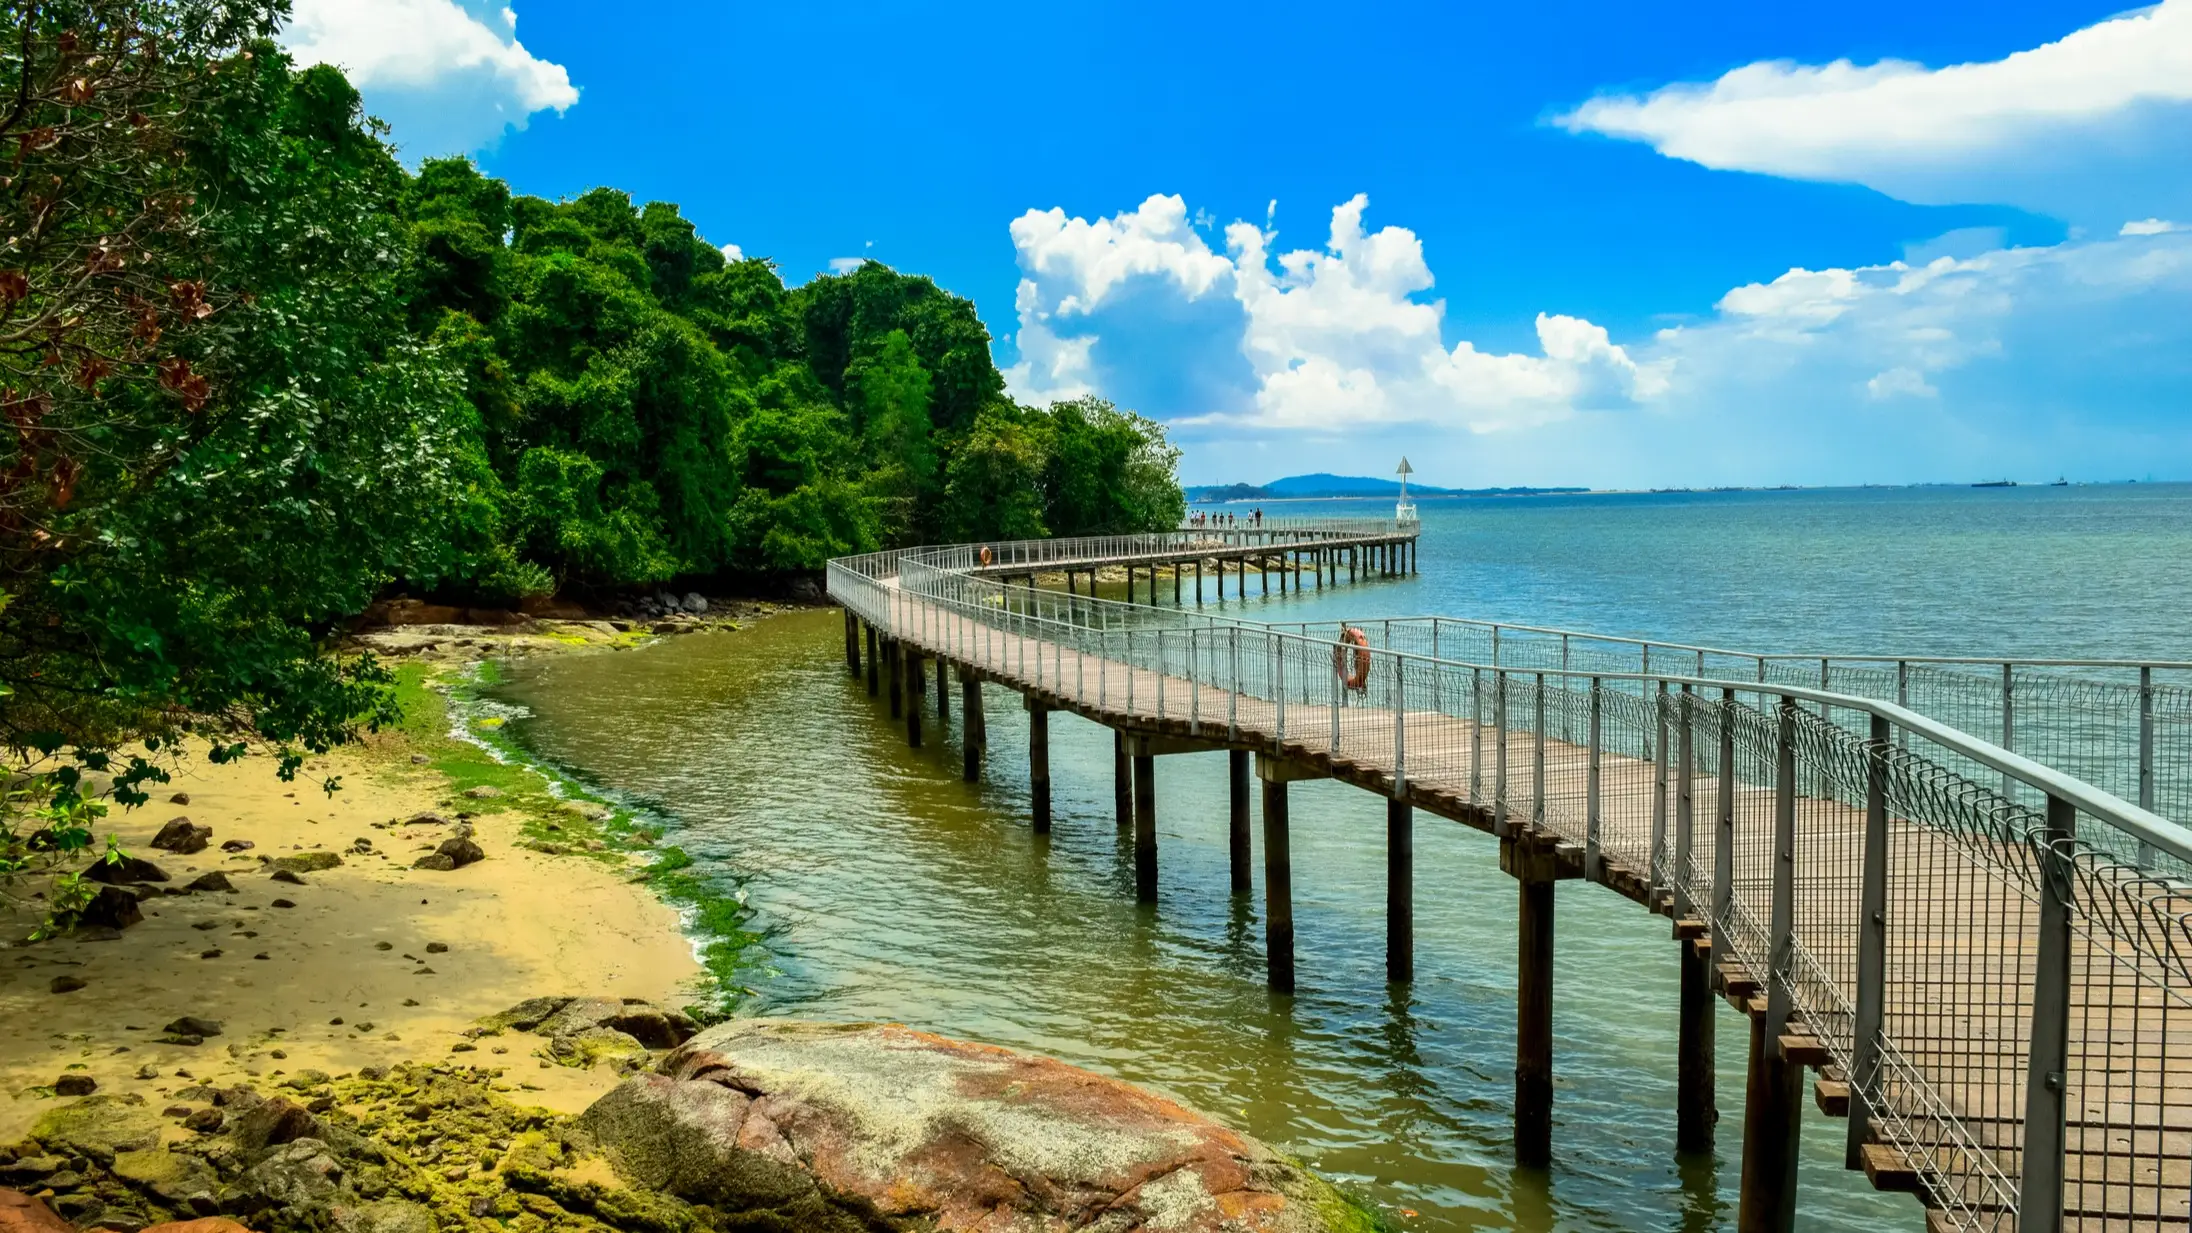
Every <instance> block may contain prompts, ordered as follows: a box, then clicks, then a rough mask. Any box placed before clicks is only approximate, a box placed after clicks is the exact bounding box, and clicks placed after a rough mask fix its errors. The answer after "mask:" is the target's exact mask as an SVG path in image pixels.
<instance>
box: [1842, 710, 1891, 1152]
mask: <svg viewBox="0 0 2192 1233" xmlns="http://www.w3.org/2000/svg"><path fill="white" fill-rule="evenodd" d="M1887 966H1888V721H1887V720H1886V719H1883V718H1881V717H1880V716H1878V715H1875V716H1873V717H1872V737H1871V739H1870V740H1868V741H1866V742H1865V846H1864V866H1863V872H1862V873H1861V874H1860V875H1859V882H1858V892H1857V1019H1856V1022H1855V1023H1854V1024H1853V1026H1852V1030H1851V1035H1850V1070H1849V1085H1850V1102H1849V1145H1848V1147H1847V1148H1846V1149H1845V1150H1844V1152H1843V1157H1842V1159H1843V1163H1844V1164H1845V1165H1846V1166H1847V1167H1849V1168H1852V1169H1861V1168H1863V1167H1864V1165H1865V1159H1864V1148H1865V1144H1867V1143H1869V1142H1871V1140H1872V1126H1871V1121H1872V1108H1873V1106H1874V1105H1875V1104H1877V1103H1878V1102H1879V1099H1880V1074H1879V1071H1880V1029H1881V1027H1882V1025H1883V1023H1884V1021H1885V1015H1886V1008H1887Z"/></svg>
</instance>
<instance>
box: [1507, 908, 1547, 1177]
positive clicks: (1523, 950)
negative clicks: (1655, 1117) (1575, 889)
mask: <svg viewBox="0 0 2192 1233" xmlns="http://www.w3.org/2000/svg"><path fill="white" fill-rule="evenodd" d="M1516 884H1517V885H1518V886H1520V887H1521V911H1520V912H1519V913H1518V914H1517V917H1516V922H1515V924H1516V934H1517V947H1516V970H1515V1163H1516V1164H1519V1165H1521V1166H1523V1167H1524V1168H1531V1169H1542V1168H1545V1167H1547V1166H1549V1165H1551V1164H1552V1161H1553V887H1554V885H1555V883H1554V882H1553V881H1552V879H1550V878H1533V877H1528V876H1524V877H1521V878H1518V879H1516Z"/></svg>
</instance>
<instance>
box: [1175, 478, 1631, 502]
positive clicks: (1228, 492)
mask: <svg viewBox="0 0 2192 1233" xmlns="http://www.w3.org/2000/svg"><path fill="white" fill-rule="evenodd" d="M1408 491H1409V492H1410V493H1411V494H1416V493H1420V494H1422V495H1424V496H1427V497H1459V496H1513V495H1528V494H1531V493H1541V492H1589V491H1590V489H1588V488H1434V487H1432V486H1430V485H1428V484H1410V485H1408ZM1399 494H1400V484H1399V482H1398V481H1396V480H1389V479H1371V478H1370V477H1368V476H1362V475H1333V474H1330V473H1329V472H1323V471H1320V472H1318V473H1317V474H1315V475H1289V476H1287V477H1286V478H1285V479H1275V480H1272V481H1270V482H1269V483H1265V484H1205V485H1202V486H1200V487H1194V488H1189V489H1188V490H1187V499H1188V500H1190V501H1205V502H1208V501H1286V500H1308V499H1314V498H1323V497H1395V496H1398V495H1399Z"/></svg>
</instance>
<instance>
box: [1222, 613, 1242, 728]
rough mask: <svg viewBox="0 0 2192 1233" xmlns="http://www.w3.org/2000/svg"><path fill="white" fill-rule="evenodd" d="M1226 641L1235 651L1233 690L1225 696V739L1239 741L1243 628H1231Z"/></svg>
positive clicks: (1227, 630) (1227, 631)
mask: <svg viewBox="0 0 2192 1233" xmlns="http://www.w3.org/2000/svg"><path fill="white" fill-rule="evenodd" d="M1226 641H1227V642H1228V643H1229V644H1230V645H1231V647H1232V651H1233V688H1232V689H1230V690H1227V691H1226V695H1225V738H1226V739H1227V740H1229V741H1237V740H1239V739H1240V737H1241V717H1240V704H1241V627H1240V626H1238V625H1234V626H1229V627H1228V628H1227V629H1226Z"/></svg>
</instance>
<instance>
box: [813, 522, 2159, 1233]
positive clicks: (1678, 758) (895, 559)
mask: <svg viewBox="0 0 2192 1233" xmlns="http://www.w3.org/2000/svg"><path fill="white" fill-rule="evenodd" d="M994 555H995V547H994V546H993V556H994ZM964 559H965V558H964V556H963V550H962V549H943V550H934V549H917V550H909V551H906V552H899V553H881V554H874V555H871V556H866V557H854V558H847V559H843V560H840V561H835V562H832V563H831V565H830V575H829V581H830V591H831V594H832V595H833V596H835V597H836V598H837V599H838V600H839V602H841V603H843V604H844V605H845V606H846V607H847V608H849V609H850V610H852V611H853V612H855V613H857V614H858V615H859V616H861V617H862V618H863V619H865V620H867V621H868V622H870V623H871V624H872V625H874V626H876V627H878V628H880V629H881V630H882V631H884V632H885V633H886V634H887V635H889V636H891V637H893V638H899V639H904V640H906V641H908V642H910V643H913V644H915V645H917V646H920V647H922V648H923V649H925V650H926V651H927V652H929V653H931V654H939V655H945V656H949V657H950V658H953V659H956V660H960V661H962V662H966V663H971V664H974V665H977V666H978V667H979V668H980V669H981V670H983V671H985V672H987V673H990V674H993V675H995V676H999V677H1002V678H1005V679H1008V680H1010V681H1012V682H1014V683H1016V684H1018V685H1020V686H1022V687H1023V688H1030V689H1035V690H1039V691H1043V692H1045V693H1048V694H1050V695H1053V696H1055V697H1056V698H1058V699H1059V700H1061V701H1062V702H1063V703H1064V704H1066V705H1070V706H1074V707H1078V708H1080V709H1082V710H1084V711H1087V712H1089V713H1093V714H1098V715H1103V716H1107V717H1120V716H1125V717H1129V718H1131V719H1132V720H1133V721H1134V722H1139V723H1144V724H1149V725H1153V726H1155V727H1157V728H1160V729H1164V730H1180V731H1184V732H1186V733H1189V734H1191V735H1202V736H1205V737H1208V738H1210V739H1213V740H1222V741H1225V742H1228V743H1232V744H1236V745H1252V746H1255V747H1258V748H1265V749H1268V750H1269V751H1270V752H1272V753H1274V754H1277V755H1279V756H1284V757H1291V758H1307V759H1311V760H1315V761H1319V762H1323V763H1327V764H1329V765H1330V766H1331V768H1332V769H1333V770H1334V772H1335V773H1337V774H1341V775H1342V776H1351V777H1353V778H1355V779H1356V781H1357V782H1367V783H1371V784H1374V785H1375V786H1378V787H1379V788H1380V789H1381V790H1386V791H1390V792H1392V793H1393V794H1395V795H1397V796H1405V797H1407V798H1409V799H1412V800H1417V801H1419V802H1423V803H1426V804H1428V805H1430V806H1431V807H1433V808H1441V809H1444V810H1445V811H1446V812H1449V813H1452V814H1456V815H1461V814H1465V813H1466V814H1472V815H1474V816H1476V817H1477V818H1478V819H1479V820H1487V821H1488V822H1489V824H1490V825H1491V826H1492V828H1493V829H1495V830H1498V831H1502V832H1506V831H1510V830H1527V831H1535V832H1540V833H1545V834H1549V835H1551V836H1554V837H1557V838H1559V839H1564V840H1567V841H1570V842H1573V843H1574V844H1576V845H1577V846H1579V847H1580V848H1581V849H1582V854H1583V860H1584V867H1585V869H1586V873H1587V876H1590V877H1593V878H1595V879H1598V880H1602V881H1607V880H1613V878H1614V874H1615V872H1616V871H1626V874H1627V876H1628V877H1629V878H1630V879H1631V880H1635V879H1641V880H1642V882H1643V883H1644V884H1645V886H1646V887H1648V894H1647V899H1648V900H1651V899H1656V898H1659V897H1661V896H1662V895H1667V896H1671V897H1672V899H1673V900H1674V903H1673V910H1674V911H1675V912H1676V913H1678V914H1680V915H1685V916H1695V917H1697V918H1699V919H1702V920H1705V921H1706V922H1708V924H1709V927H1710V929H1711V932H1712V935H1713V941H1714V945H1713V953H1714V956H1715V958H1716V959H1717V960H1720V961H1722V962H1727V963H1734V964H1737V965H1740V969H1741V970H1742V971H1744V972H1746V973H1747V974H1748V975H1749V976H1750V977H1751V978H1752V979H1754V980H1755V981H1756V982H1757V983H1758V984H1759V986H1760V987H1761V988H1762V989H1764V990H1765V993H1766V1006H1765V1009H1764V1013H1765V1015H1766V1017H1767V1027H1768V1031H1769V1035H1768V1037H1767V1038H1768V1039H1769V1040H1773V1041H1778V1039H1779V1037H1780V1033H1781V1030H1782V1029H1783V1027H1784V1026H1792V1025H1801V1027H1802V1028H1803V1029H1806V1030H1809V1031H1810V1032H1812V1033H1814V1034H1816V1036H1817V1037H1818V1039H1819V1040H1820V1041H1821V1042H1822V1044H1823V1045H1824V1046H1825V1047H1826V1049H1827V1051H1828V1053H1829V1054H1830V1055H1831V1057H1832V1059H1833V1065H1834V1066H1836V1067H1838V1068H1839V1069H1840V1071H1841V1072H1842V1073H1843V1074H1844V1075H1846V1076H1847V1079H1848V1082H1849V1085H1850V1089H1851V1097H1852V1099H1851V1105H1850V1112H1851V1116H1850V1124H1849V1150H1850V1153H1851V1160H1852V1163H1855V1162H1856V1160H1857V1152H1858V1149H1859V1148H1860V1147H1861V1146H1863V1145H1864V1144H1866V1143H1871V1142H1882V1143H1886V1144H1890V1145H1892V1146H1893V1147H1895V1148H1897V1149H1900V1150H1901V1151H1902V1153H1903V1154H1904V1156H1905V1157H1906V1158H1907V1159H1908V1160H1909V1161H1910V1162H1911V1164H1912V1166H1913V1167H1915V1168H1916V1169H1917V1170H1918V1172H1919V1174H1920V1175H1921V1177H1922V1178H1923V1180H1924V1185H1925V1199H1926V1201H1927V1203H1928V1204H1929V1206H1931V1207H1933V1208H1934V1209H1935V1210H1936V1212H1937V1213H1938V1217H1937V1219H1938V1220H1939V1222H1940V1223H1942V1224H1943V1225H1944V1226H1945V1227H1949V1228H1973V1229H1982V1228H1983V1229H2007V1228H2012V1227H2022V1228H2026V1229H2034V1228H2054V1227H2057V1226H2058V1224H2060V1223H2061V1221H2062V1216H2061V1215H2060V1214H2061V1213H2064V1212H2068V1213H2071V1214H2072V1216H2073V1217H2075V1218H2076V1219H2077V1220H2079V1221H2082V1222H2084V1223H2088V1224H2093V1225H2096V1226H2105V1227H2133V1226H2139V1227H2152V1226H2154V1225H2155V1224H2157V1223H2162V1224H2175V1225H2182V1224H2184V1223H2185V1222H2186V1221H2187V1220H2188V1219H2192V1171H2188V1169H2187V1167H2186V1163H2185V1162H2186V1161H2187V1159H2188V1158H2192V1007H2188V1005H2187V1000H2188V997H2192V971H2188V966H2187V962H2186V959H2187V954H2188V951H2192V880H2188V876H2192V833H2188V832H2186V831H2185V830H2184V829H2183V828H2180V827H2178V826H2176V825H2174V824H2172V823H2170V822H2168V821H2166V820H2164V819H2163V818H2161V817H2160V816H2157V815H2156V814H2155V813H2154V812H2153V811H2151V810H2149V809H2146V808H2142V807H2140V806H2139V805H2136V804H2133V803H2131V802H2129V801H2126V800H2124V799H2122V798H2121V796H2119V795H2117V794H2115V793H2112V792H2110V791H2108V790H2106V789H2105V788H2104V787H2102V786H2097V785H2096V784H2095V783H2093V782H2092V781H2091V780H2090V779H2087V778H2085V777H2081V776H2078V775H2074V774H2069V773H2065V772H2064V771H2063V770H2060V769H2056V768H2051V767H2049V766H2046V765H2043V764H2042V763H2041V762H2040V761H2038V760H2035V759H2033V758H2030V757H2026V756H2023V755H2020V754H2018V753H2015V752H2012V751H2011V750H2010V749H2008V748H2005V747H2004V746H2003V745H2002V744H2001V743H1998V742H1996V741H1994V740H1993V739H1991V735H1989V736H1979V735H1973V734H1971V733H1969V732H1967V731H1964V730H1960V728H1959V726H1958V725H1957V724H1956V723H1955V722H1953V720H1947V719H1942V718H1937V717H1929V716H1927V715H1925V714H1921V713H1920V712H1919V710H1918V709H1917V708H1916V706H1915V705H1905V704H1904V703H1901V702H1897V701H1894V700H1887V699H1881V698H1877V697H1872V696H1868V695H1867V694H1866V693H1865V692H1861V691H1850V690H1847V689H1841V688H1829V687H1826V686H1822V685H1820V684H1818V683H1814V682H1803V683H1799V682H1796V681H1791V680H1787V679H1783V673H1782V670H1781V668H1780V665H1783V664H1787V663H1790V662H1794V659H1795V657H1777V656H1747V655H1744V656H1735V658H1736V659H1737V660H1738V661H1740V662H1744V663H1754V664H1755V665H1764V666H1763V667H1762V668H1759V667H1755V666H1754V668H1753V670H1752V671H1750V672H1737V673H1729V672H1725V671H1724V670H1723V669H1724V663H1725V662H1726V661H1724V660H1722V659H1716V658H1714V657H1716V656H1734V655H1735V653H1727V652H1718V651H1713V650H1710V649H1706V648H1695V647H1689V648H1670V647H1666V645H1665V644H1658V643H1654V644H1650V646H1651V648H1652V650H1651V651H1650V655H1651V661H1650V662H1649V664H1648V665H1647V663H1646V662H1645V661H1644V657H1643V654H1642V653H1639V654H1638V656H1637V660H1636V662H1634V663H1622V662H1612V661H1609V660H1605V659H1601V658H1595V657H1597V656H1602V655H1606V654H1608V652H1606V651H1605V650H1603V649H1602V648H1603V647H1605V646H1636V647H1638V648H1639V649H1640V652H1641V648H1642V646H1643V644H1641V643H1632V642H1630V641H1629V640H1623V639H1591V640H1589V642H1588V643H1587V644H1585V645H1579V642H1578V640H1579V637H1581V636H1578V635H1574V634H1572V633H1567V634H1563V631H1527V632H1528V634H1529V635H1531V637H1524V638H1516V637H1515V636H1514V635H1513V634H1511V633H1507V634H1503V633H1502V631H1513V630H1514V629H1515V627H1512V626H1506V627H1492V626H1487V625H1484V624H1481V623H1476V622H1451V621H1446V620H1445V619H1444V618H1436V619H1434V618H1422V619H1418V620H1411V621H1402V622H1396V625H1395V631H1394V632H1389V631H1387V630H1385V629H1382V628H1380V625H1381V623H1380V622H1363V623H1362V625H1363V626H1364V628H1365V629H1366V631H1370V632H1373V637H1374V639H1375V641H1376V643H1377V644H1376V645H1373V646H1371V647H1368V648H1364V649H1361V650H1359V651H1358V650H1356V649H1354V648H1350V647H1343V646H1341V645H1340V644H1339V643H1338V642H1337V641H1335V639H1334V638H1329V637H1320V636H1318V631H1319V630H1320V629H1322V628H1325V627H1319V626H1312V627H1308V628H1301V627H1295V628H1285V627H1280V626H1274V625H1268V624H1261V623H1256V622H1249V621H1242V620H1237V619H1225V618H1218V617H1209V616H1204V615H1201V614H1197V613H1192V612H1186V611H1180V610H1173V609H1163V608H1156V607H1148V606H1137V605H1129V604H1121V603H1116V602H1113V601H1106V600H1099V599H1094V598H1091V597H1087V596H1075V595H1067V594H1063V593H1059V592H1055V591H1049V590H1040V589H1036V588H1030V587H1024V586H1012V585H1006V584H1002V583H999V582H996V581H992V580H988V579H985V578H980V577H974V576H970V575H969V574H968V573H967V572H965V566H964V565H963V564H962V562H963V560H964ZM1463 631H1468V632H1467V633H1463ZM1335 632H1336V631H1335ZM1539 635H1547V636H1559V637H1560V653H1561V654H1562V656H1563V658H1562V660H1560V661H1557V662H1546V660H1547V659H1548V656H1547V654H1546V648H1547V647H1550V646H1552V645H1553V644H1552V643H1549V642H1545V641H1543V640H1542V639H1541V638H1540V637H1538V636H1539ZM1426 637H1427V638H1428V639H1429V640H1430V642H1431V645H1430V646H1428V647H1425V646H1422V645H1421V643H1422V641H1423V640H1424V639H1425V638H1426ZM1472 640H1473V641H1472ZM1494 640H1497V641H1499V642H1500V643H1502V645H1501V646H1500V647H1499V648H1498V649H1497V650H1496V651H1494V650H1493V648H1492V647H1491V646H1490V645H1489V644H1490V642H1492V641H1494ZM1522 646H1527V647H1530V648H1532V649H1531V650H1529V651H1528V652H1527V654H1528V655H1529V656H1530V658H1529V659H1527V660H1522V661H1520V662H1518V660H1517V659H1516V657H1517V656H1521V655H1523V654H1525V652H1524V651H1523V650H1521V649H1518V648H1519V647H1522ZM1663 650H1664V652H1665V653H1666V655H1667V657H1666V658H1662V652H1663ZM1676 653H1680V655H1681V656H1682V658H1676V657H1675V656H1676ZM1806 658H1809V657H1806ZM1880 662H1894V661H1878V660H1871V661H1868V660H1863V659H1853V660H1837V659H1835V658H1834V657H1829V662H1828V664H1827V667H1826V669H1825V671H1826V673H1827V678H1826V679H1827V685H1829V686H1843V685H1846V684H1847V683H1848V682H1849V680H1851V679H1852V678H1849V677H1842V676H1837V675H1836V671H1837V665H1838V664H1842V663H1847V664H1850V665H1853V666H1852V667H1851V668H1850V671H1851V672H1853V673H1855V672H1858V671H1860V669H1859V668H1858V667H1856V666H1855V665H1862V664H1864V663H1880ZM1908 662H1910V663H1913V664H1915V663H1921V662H1922V663H1924V664H1925V665H1927V666H1928V667H1929V668H1931V667H1934V666H1937V665H1938V666H1941V670H1942V671H1945V672H1956V671H1961V669H1957V668H1954V667H1952V666H1949V665H1953V664H1955V663H1956V662H1959V661H1908ZM2081 666H2082V665H2072V664H2061V665H2030V667H2031V668H2033V669H2034V670H2039V669H2044V668H2064V669H2068V668H2073V667H2081ZM2150 667H2163V666H2160V665H2155V666H2150ZM2171 667H2173V666H2171ZM1898 675H1899V676H1901V677H1902V678H1903V680H1904V682H1905V683H1906V684H1907V681H1908V679H1909V677H1908V672H1907V670H1906V672H1904V673H1899V674H1898ZM1761 676H1763V677H1764V678H1765V679H1760V677H1761ZM2009 676H2010V678H2011V688H2012V694H2011V696H2012V697H2013V698H2017V699H2018V700H2019V701H2020V702H2021V701H2023V699H2022V698H2020V697H2019V695H2018V694H2017V693H2016V692H2015V691H2016V689H2017V686H2018V684H2019V682H2020V681H2021V679H2022V678H2020V677H2019V676H2018V673H2017V668H2016V667H2015V666H2013V667H2012V669H2011V671H2010V674H2009ZM1857 679H1862V678H1857ZM2064 679H2071V678H2068V677H2066V678H2064ZM1905 696H1906V697H1907V696H1908V695H1905ZM1914 701H1915V700H1914ZM2028 713H2029V712H2028V711H2027V710H2025V709H2021V708H2020V709H2018V710H2016V711H2015V712H2014V714H2015V715H2016V722H2017V724H2018V727H2017V728H2016V729H2014V730H2013V732H2014V731H2029V730H2030V729H2029V728H2027V727H2025V726H2024V724H2025V718H2026V716H2027V714H2028ZM1775 1047H1778V1046H1775ZM2020 1213H2024V1214H2027V1215H2028V1217H2029V1218H2027V1219H2024V1220H2023V1221H2022V1223H2021V1224H2020Z"/></svg>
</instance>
